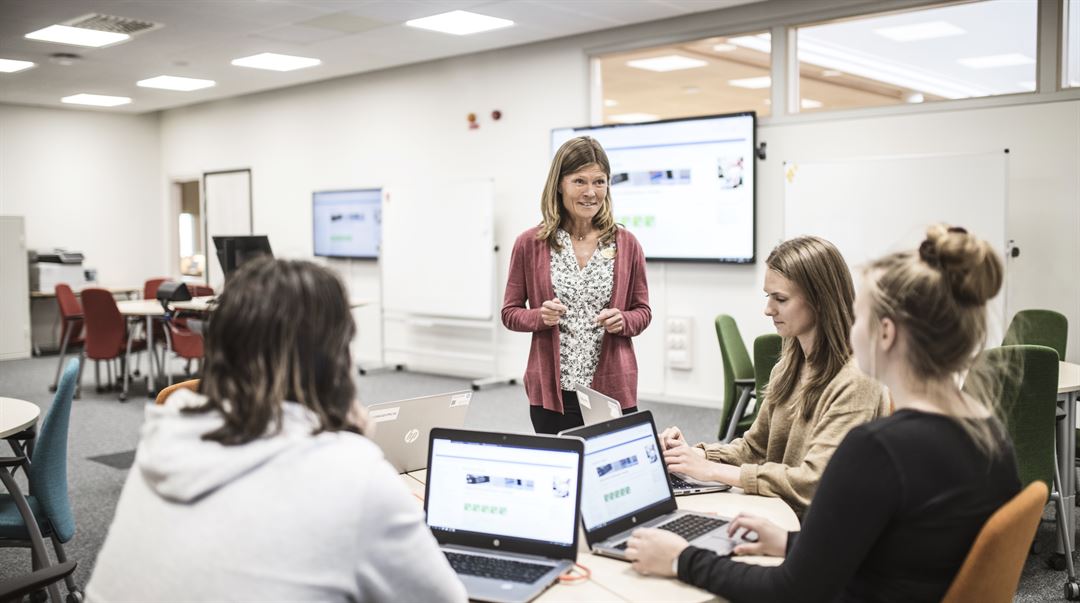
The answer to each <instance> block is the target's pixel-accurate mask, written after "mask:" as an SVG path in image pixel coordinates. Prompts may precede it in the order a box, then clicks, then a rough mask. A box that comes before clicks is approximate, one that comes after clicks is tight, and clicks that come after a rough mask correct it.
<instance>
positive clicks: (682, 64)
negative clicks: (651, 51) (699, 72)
mask: <svg viewBox="0 0 1080 603" xmlns="http://www.w3.org/2000/svg"><path fill="white" fill-rule="evenodd" d="M626 64H627V65H628V66H630V67H633V68H635V69H644V70H646V71H660V72H663V71H679V70H682V69H696V68H698V67H704V66H706V65H708V64H709V63H708V62H706V61H703V60H701V59H692V58H690V57H684V56H682V55H679V54H669V55H666V56H662V57H652V58H650V59H635V60H633V61H627V62H626Z"/></svg>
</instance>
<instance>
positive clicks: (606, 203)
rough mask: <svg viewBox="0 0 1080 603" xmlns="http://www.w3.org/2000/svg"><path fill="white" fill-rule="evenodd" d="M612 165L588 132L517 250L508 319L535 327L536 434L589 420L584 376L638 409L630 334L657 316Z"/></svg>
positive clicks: (564, 152)
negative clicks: (621, 216) (621, 210)
mask: <svg viewBox="0 0 1080 603" xmlns="http://www.w3.org/2000/svg"><path fill="white" fill-rule="evenodd" d="M610 177H611V164H610V163H608V158H607V154H606V153H604V149H603V147H601V146H600V143H599V142H597V141H596V140H595V139H593V138H589V137H587V136H582V137H578V138H572V139H570V140H568V141H566V143H564V144H563V145H562V146H561V147H560V148H559V151H558V152H557V153H555V158H554V159H553V160H552V162H551V169H550V170H549V171H548V177H547V182H546V184H545V185H544V194H543V196H542V197H541V199H540V212H541V214H542V215H543V221H542V222H541V223H540V225H539V226H535V227H533V228H530V229H528V230H526V231H525V232H524V233H522V234H521V235H520V236H519V237H518V238H517V241H516V242H515V243H514V251H513V254H512V255H511V257H510V275H509V278H508V280H507V283H506V294H505V296H504V298H503V309H502V321H503V324H504V325H506V328H508V329H510V330H512V331H523V332H529V333H532V334H533V336H532V346H531V348H530V350H529V364H528V366H527V367H526V369H525V393H526V395H527V396H528V397H529V405H530V408H529V415H530V418H531V419H532V424H533V428H534V429H535V430H536V432H537V433H557V432H559V431H562V430H564V429H569V428H571V427H578V426H580V425H582V424H583V421H582V418H581V408H580V406H578V400H577V393H576V392H575V391H574V388H575V387H577V386H578V385H584V386H589V387H592V388H593V389H595V390H596V391H598V392H600V393H602V394H606V395H608V396H611V397H612V398H614V399H616V400H618V401H619V403H620V404H621V405H622V408H623V412H624V413H626V412H632V411H635V410H637V360H636V359H635V357H634V346H633V344H632V343H631V342H630V338H631V337H634V336H635V335H637V334H638V333H641V332H642V331H644V330H645V327H647V326H649V321H651V320H652V310H651V309H650V308H649V288H648V284H647V283H646V280H645V255H644V253H643V252H642V251H641V245H639V244H638V242H637V239H635V238H634V235H632V234H630V233H629V232H628V231H627V230H626V229H624V228H620V227H618V226H616V224H615V218H614V217H613V216H612V211H611V190H610V188H609V184H610V182H609V180H610Z"/></svg>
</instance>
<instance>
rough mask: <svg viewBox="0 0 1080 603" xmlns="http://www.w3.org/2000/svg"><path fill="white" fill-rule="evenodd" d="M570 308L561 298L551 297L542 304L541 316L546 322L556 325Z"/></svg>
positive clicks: (550, 325)
mask: <svg viewBox="0 0 1080 603" xmlns="http://www.w3.org/2000/svg"><path fill="white" fill-rule="evenodd" d="M568 309H569V308H567V307H566V306H564V305H563V303H562V302H561V301H559V298H557V297H556V298H555V299H549V300H547V301H546V302H544V303H543V305H541V306H540V318H542V319H543V320H544V324H545V325H547V326H549V327H554V326H555V325H557V324H559V319H561V318H562V316H563V314H566V311H567V310H568Z"/></svg>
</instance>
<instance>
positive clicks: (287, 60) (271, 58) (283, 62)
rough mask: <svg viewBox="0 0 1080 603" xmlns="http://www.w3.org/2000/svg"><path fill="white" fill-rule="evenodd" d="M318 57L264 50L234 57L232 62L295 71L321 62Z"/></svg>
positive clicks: (257, 67)
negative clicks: (241, 56)
mask: <svg viewBox="0 0 1080 603" xmlns="http://www.w3.org/2000/svg"><path fill="white" fill-rule="evenodd" d="M321 63H322V61H320V60H319V59H311V58H307V57H295V56H291V55H287V54H277V53H273V52H264V53H261V54H254V55H251V56H249V57H243V58H239V59H234V60H233V62H232V64H233V65H236V66H237V67H251V68H253V69H268V70H270V71H295V70H297V69H304V68H307V67H314V66H316V65H319V64H321Z"/></svg>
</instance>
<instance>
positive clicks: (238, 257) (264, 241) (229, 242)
mask: <svg viewBox="0 0 1080 603" xmlns="http://www.w3.org/2000/svg"><path fill="white" fill-rule="evenodd" d="M214 248H215V249H216V250H217V257H218V262H220V263H221V270H222V272H224V273H225V278H228V277H229V275H231V274H232V273H233V272H235V271H236V269H237V268H239V267H240V266H241V265H243V263H244V262H246V261H248V260H250V259H253V258H256V257H258V256H260V255H268V256H270V257H274V252H273V251H271V249H270V239H268V238H267V237H266V235H248V236H228V237H219V236H215V237H214Z"/></svg>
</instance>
